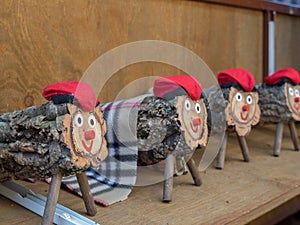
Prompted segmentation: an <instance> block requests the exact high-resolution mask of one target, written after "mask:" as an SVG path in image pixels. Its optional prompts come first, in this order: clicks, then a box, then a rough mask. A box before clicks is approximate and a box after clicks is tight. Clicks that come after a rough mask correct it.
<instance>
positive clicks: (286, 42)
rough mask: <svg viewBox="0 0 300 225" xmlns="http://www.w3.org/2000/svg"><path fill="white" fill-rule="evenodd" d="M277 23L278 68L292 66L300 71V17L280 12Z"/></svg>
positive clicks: (276, 56)
mask: <svg viewBox="0 0 300 225" xmlns="http://www.w3.org/2000/svg"><path fill="white" fill-rule="evenodd" d="M275 24H276V26H275V62H276V70H279V69H282V68H286V67H292V68H294V69H296V70H298V71H299V72H300V17H294V16H286V15H281V14H278V15H276V18H275Z"/></svg>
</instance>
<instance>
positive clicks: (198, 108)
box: [195, 103, 201, 114]
mask: <svg viewBox="0 0 300 225" xmlns="http://www.w3.org/2000/svg"><path fill="white" fill-rule="evenodd" d="M195 110H196V113H198V114H199V113H201V106H200V104H199V103H196V105H195Z"/></svg>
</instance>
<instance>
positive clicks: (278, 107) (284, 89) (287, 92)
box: [257, 82, 300, 156]
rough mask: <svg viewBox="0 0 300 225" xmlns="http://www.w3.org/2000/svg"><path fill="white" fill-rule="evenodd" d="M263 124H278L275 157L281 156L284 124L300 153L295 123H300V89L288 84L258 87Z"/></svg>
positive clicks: (260, 85)
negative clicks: (287, 126)
mask: <svg viewBox="0 0 300 225" xmlns="http://www.w3.org/2000/svg"><path fill="white" fill-rule="evenodd" d="M257 91H258V93H259V106H260V108H261V119H260V120H261V122H265V123H276V124H277V125H276V126H277V127H276V133H275V139H274V150H273V155H274V156H279V154H280V149H281V140H282V134H283V125H284V123H286V124H288V125H289V128H290V134H291V139H292V141H293V144H294V148H295V150H296V151H299V140H298V135H297V132H296V129H294V127H295V123H294V122H295V121H300V87H299V85H292V84H290V83H288V82H286V83H283V84H282V85H279V86H278V85H273V86H272V85H267V84H259V85H257Z"/></svg>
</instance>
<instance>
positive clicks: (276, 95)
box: [256, 84, 292, 123]
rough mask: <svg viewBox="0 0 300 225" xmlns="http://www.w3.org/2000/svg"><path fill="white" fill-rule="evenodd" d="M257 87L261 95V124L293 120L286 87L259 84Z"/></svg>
mask: <svg viewBox="0 0 300 225" xmlns="http://www.w3.org/2000/svg"><path fill="white" fill-rule="evenodd" d="M256 87H257V91H258V94H259V102H258V104H259V106H260V110H261V115H260V121H261V122H271V123H279V122H289V121H291V120H292V113H291V111H290V110H289V108H288V106H287V102H286V95H285V91H284V85H281V86H269V85H265V84H259V85H257V86H256Z"/></svg>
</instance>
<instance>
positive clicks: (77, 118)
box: [74, 114, 83, 127]
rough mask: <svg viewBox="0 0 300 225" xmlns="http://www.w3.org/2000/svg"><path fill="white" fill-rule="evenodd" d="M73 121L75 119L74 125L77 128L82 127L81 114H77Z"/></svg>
mask: <svg viewBox="0 0 300 225" xmlns="http://www.w3.org/2000/svg"><path fill="white" fill-rule="evenodd" d="M74 119H75V125H76V126H77V127H82V125H83V117H82V115H81V114H77V115H76V116H75V118H74Z"/></svg>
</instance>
